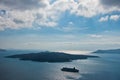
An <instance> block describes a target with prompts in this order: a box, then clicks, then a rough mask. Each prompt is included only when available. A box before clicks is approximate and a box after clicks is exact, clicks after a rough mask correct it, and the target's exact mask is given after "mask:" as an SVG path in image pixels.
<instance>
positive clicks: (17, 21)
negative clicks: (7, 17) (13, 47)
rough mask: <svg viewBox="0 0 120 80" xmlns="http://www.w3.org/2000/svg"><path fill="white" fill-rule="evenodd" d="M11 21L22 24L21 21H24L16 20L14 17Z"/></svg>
mask: <svg viewBox="0 0 120 80" xmlns="http://www.w3.org/2000/svg"><path fill="white" fill-rule="evenodd" d="M13 21H14V22H15V23H16V24H23V23H24V21H22V20H18V19H14V20H13Z"/></svg>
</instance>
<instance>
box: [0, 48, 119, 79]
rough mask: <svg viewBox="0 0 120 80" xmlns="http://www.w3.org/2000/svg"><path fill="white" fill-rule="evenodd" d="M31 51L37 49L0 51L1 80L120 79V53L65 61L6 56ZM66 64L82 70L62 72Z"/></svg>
mask: <svg viewBox="0 0 120 80" xmlns="http://www.w3.org/2000/svg"><path fill="white" fill-rule="evenodd" d="M29 52H35V51H12V50H11V51H7V52H0V80H120V54H94V55H99V56H100V57H101V58H89V59H85V60H75V61H73V62H64V63H47V62H32V61H21V60H18V59H12V58H4V56H7V55H12V54H23V53H29ZM36 52H37V51H36ZM64 66H65V67H76V68H78V69H79V70H80V72H79V73H71V72H62V71H61V70H60V69H61V68H62V67H64Z"/></svg>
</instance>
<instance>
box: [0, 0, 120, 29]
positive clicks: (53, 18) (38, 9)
mask: <svg viewBox="0 0 120 80" xmlns="http://www.w3.org/2000/svg"><path fill="white" fill-rule="evenodd" d="M106 1H107V2H108V0H106ZM112 1H113V0H110V2H111V3H109V5H112ZM107 2H104V1H103V0H102V1H101V0H55V1H53V0H0V21H1V22H0V30H4V29H6V28H10V29H19V28H32V27H35V26H34V24H36V25H38V26H40V27H55V26H58V25H59V24H58V21H59V20H60V17H61V16H62V14H63V13H65V12H66V11H68V12H69V14H72V15H75V16H83V17H87V18H90V17H93V16H96V15H99V14H107V13H110V12H113V11H120V8H118V7H115V6H117V5H119V3H117V0H115V4H114V6H109V8H105V7H104V5H108V4H106V3H107ZM105 20H107V19H104V18H103V19H102V20H100V21H105Z"/></svg>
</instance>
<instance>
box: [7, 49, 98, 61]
mask: <svg viewBox="0 0 120 80" xmlns="http://www.w3.org/2000/svg"><path fill="white" fill-rule="evenodd" d="M97 57H98V56H92V55H73V54H67V53H63V52H49V51H45V52H39V53H29V54H16V55H10V56H6V58H18V59H20V60H29V61H37V62H71V61H72V60H77V59H87V58H97Z"/></svg>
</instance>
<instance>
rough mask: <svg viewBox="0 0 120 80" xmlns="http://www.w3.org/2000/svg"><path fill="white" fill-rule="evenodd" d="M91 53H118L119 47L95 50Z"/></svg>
mask: <svg viewBox="0 0 120 80" xmlns="http://www.w3.org/2000/svg"><path fill="white" fill-rule="evenodd" d="M93 53H105V54H120V49H109V50H97V51H95V52H93Z"/></svg>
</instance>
